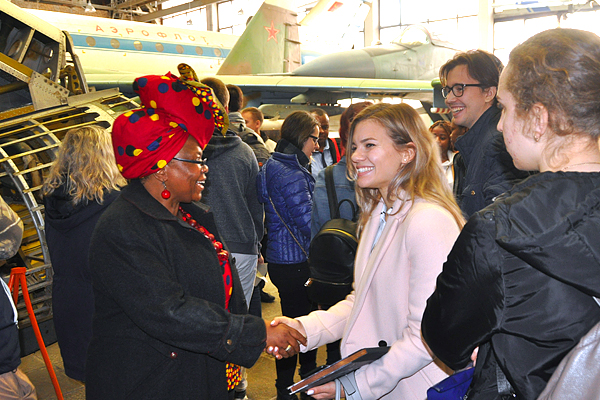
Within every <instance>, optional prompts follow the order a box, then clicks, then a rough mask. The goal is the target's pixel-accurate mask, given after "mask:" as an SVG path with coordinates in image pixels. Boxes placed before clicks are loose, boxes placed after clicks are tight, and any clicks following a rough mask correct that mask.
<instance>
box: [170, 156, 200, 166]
mask: <svg viewBox="0 0 600 400" xmlns="http://www.w3.org/2000/svg"><path fill="white" fill-rule="evenodd" d="M173 160H177V161H183V162H187V163H192V164H199V165H201V166H202V167H206V158H203V159H202V160H188V159H187V158H179V157H173Z"/></svg>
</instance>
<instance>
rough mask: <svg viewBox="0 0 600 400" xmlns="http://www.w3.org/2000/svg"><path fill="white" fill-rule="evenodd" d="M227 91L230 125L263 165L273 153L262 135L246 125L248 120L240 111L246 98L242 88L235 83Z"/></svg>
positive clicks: (259, 164)
mask: <svg viewBox="0 0 600 400" xmlns="http://www.w3.org/2000/svg"><path fill="white" fill-rule="evenodd" d="M227 91H228V92H229V103H228V104H229V106H228V109H229V127H230V129H231V130H232V131H234V132H235V133H236V134H237V135H238V136H239V137H240V138H242V141H243V142H244V143H246V144H247V145H248V146H250V148H251V149H252V151H253V152H254V155H255V156H256V161H258V166H259V167H262V166H263V164H264V163H265V162H267V160H268V159H269V157H270V156H271V154H270V153H269V150H267V147H266V146H265V142H264V141H263V139H262V138H261V137H260V135H259V134H258V133H257V132H254V131H253V130H252V129H250V128H248V127H247V126H246V121H244V117H243V116H242V113H241V112H240V110H241V109H242V103H243V99H244V95H243V93H242V89H240V88H239V87H237V86H235V85H227Z"/></svg>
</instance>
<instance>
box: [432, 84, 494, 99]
mask: <svg viewBox="0 0 600 400" xmlns="http://www.w3.org/2000/svg"><path fill="white" fill-rule="evenodd" d="M469 86H475V87H484V85H482V84H481V83H457V84H456V85H454V86H452V87H450V86H444V87H443V88H442V97H443V98H447V97H448V95H449V94H450V92H452V94H453V95H454V97H461V96H462V95H463V94H465V88H466V87H469Z"/></svg>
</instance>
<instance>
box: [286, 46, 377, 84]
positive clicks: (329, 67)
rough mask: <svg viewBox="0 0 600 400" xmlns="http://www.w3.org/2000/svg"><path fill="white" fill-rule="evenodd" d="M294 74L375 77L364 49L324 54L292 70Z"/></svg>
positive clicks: (369, 57)
mask: <svg viewBox="0 0 600 400" xmlns="http://www.w3.org/2000/svg"><path fill="white" fill-rule="evenodd" d="M294 75H300V76H321V77H334V78H338V77H339V78H375V64H374V63H373V60H372V59H371V56H369V55H368V54H367V53H366V52H365V51H363V50H350V51H342V52H340V53H333V54H326V55H324V56H321V57H319V58H316V59H314V60H312V61H310V62H308V63H306V64H304V65H302V66H301V67H299V68H296V70H294Z"/></svg>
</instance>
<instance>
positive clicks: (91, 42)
mask: <svg viewBox="0 0 600 400" xmlns="http://www.w3.org/2000/svg"><path fill="white" fill-rule="evenodd" d="M85 42H86V43H87V45H88V46H90V47H94V46H95V45H96V39H94V38H93V37H91V36H88V37H86V38H85Z"/></svg>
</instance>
